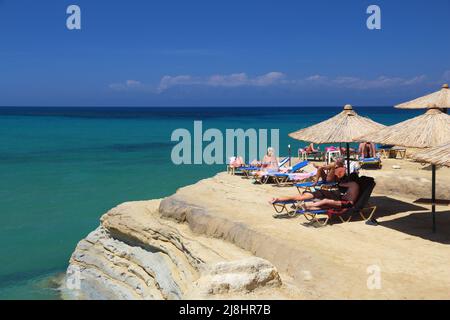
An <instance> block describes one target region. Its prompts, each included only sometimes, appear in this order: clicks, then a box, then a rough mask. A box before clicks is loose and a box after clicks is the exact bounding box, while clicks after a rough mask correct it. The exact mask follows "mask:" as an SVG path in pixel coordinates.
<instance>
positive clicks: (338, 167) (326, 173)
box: [313, 158, 345, 185]
mask: <svg viewBox="0 0 450 320" xmlns="http://www.w3.org/2000/svg"><path fill="white" fill-rule="evenodd" d="M313 166H314V167H315V168H316V169H317V173H316V176H315V177H314V179H313V181H314V184H313V185H315V184H317V183H318V182H319V180H320V179H322V181H323V182H327V183H330V182H339V181H340V180H341V179H342V178H343V177H344V176H345V166H344V159H343V158H337V159H336V161H335V162H333V163H330V164H328V165H324V166H318V165H316V164H313Z"/></svg>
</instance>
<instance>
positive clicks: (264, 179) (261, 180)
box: [253, 157, 290, 184]
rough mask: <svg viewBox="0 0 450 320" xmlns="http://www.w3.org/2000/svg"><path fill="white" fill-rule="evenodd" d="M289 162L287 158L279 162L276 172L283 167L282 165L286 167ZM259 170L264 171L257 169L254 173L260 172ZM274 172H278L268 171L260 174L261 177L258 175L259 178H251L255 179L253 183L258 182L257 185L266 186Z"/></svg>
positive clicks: (254, 176)
mask: <svg viewBox="0 0 450 320" xmlns="http://www.w3.org/2000/svg"><path fill="white" fill-rule="evenodd" d="M289 160H290V158H289V157H287V158H285V159H283V160H281V161H280V162H279V163H278V170H280V169H281V167H283V166H284V165H286V164H287V163H288V162H289ZM260 170H264V169H261V168H259V169H258V170H256V171H260ZM276 172H278V171H277V170H272V171H270V170H269V171H267V172H266V173H264V174H262V175H259V176H256V175H253V178H254V179H255V182H259V183H261V184H266V183H267V182H268V181H269V180H270V178H271V176H270V175H271V174H274V173H276Z"/></svg>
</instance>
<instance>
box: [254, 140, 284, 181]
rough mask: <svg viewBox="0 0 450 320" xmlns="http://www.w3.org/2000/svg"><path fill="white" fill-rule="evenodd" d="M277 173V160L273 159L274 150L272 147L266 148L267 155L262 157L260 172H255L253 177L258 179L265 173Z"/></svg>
mask: <svg viewBox="0 0 450 320" xmlns="http://www.w3.org/2000/svg"><path fill="white" fill-rule="evenodd" d="M277 171H278V160H277V157H275V149H274V148H272V147H269V148H267V154H266V155H265V156H264V158H263V161H262V163H261V170H260V171H257V172H255V176H257V177H260V176H263V175H265V174H266V173H267V172H277Z"/></svg>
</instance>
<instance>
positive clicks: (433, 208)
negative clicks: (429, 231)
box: [431, 164, 436, 233]
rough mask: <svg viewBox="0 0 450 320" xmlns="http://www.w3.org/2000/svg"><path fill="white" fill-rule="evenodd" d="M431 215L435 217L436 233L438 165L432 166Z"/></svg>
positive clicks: (434, 227) (434, 228) (434, 226)
mask: <svg viewBox="0 0 450 320" xmlns="http://www.w3.org/2000/svg"><path fill="white" fill-rule="evenodd" d="M431 213H432V215H433V233H436V165H435V164H432V165H431Z"/></svg>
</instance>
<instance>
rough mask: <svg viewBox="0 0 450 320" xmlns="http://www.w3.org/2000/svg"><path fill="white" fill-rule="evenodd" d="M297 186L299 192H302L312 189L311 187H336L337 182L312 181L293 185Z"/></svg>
mask: <svg viewBox="0 0 450 320" xmlns="http://www.w3.org/2000/svg"><path fill="white" fill-rule="evenodd" d="M294 187H296V188H297V190H298V192H299V193H303V192H304V191H312V189H313V188H333V187H337V182H325V181H319V182H317V183H316V184H314V182H313V181H309V182H302V183H297V184H295V185H294Z"/></svg>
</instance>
